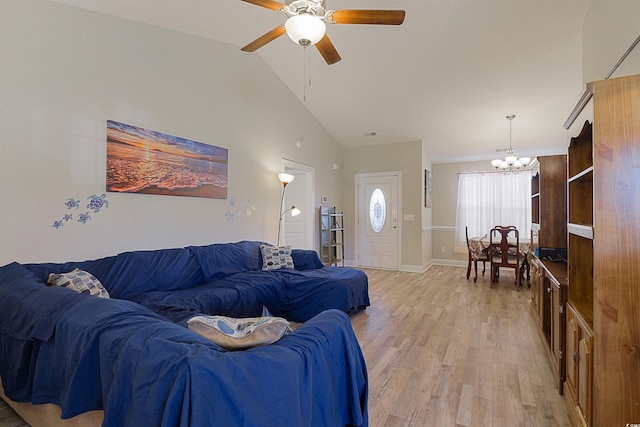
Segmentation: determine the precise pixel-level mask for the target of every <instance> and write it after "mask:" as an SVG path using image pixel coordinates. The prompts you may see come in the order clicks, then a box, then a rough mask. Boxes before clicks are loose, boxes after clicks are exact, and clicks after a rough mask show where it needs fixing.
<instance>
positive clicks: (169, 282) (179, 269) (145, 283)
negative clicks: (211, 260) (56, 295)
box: [101, 248, 204, 299]
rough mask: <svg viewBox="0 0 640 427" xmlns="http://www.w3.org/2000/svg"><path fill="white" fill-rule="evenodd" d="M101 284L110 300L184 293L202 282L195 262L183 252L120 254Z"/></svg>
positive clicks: (165, 250)
mask: <svg viewBox="0 0 640 427" xmlns="http://www.w3.org/2000/svg"><path fill="white" fill-rule="evenodd" d="M108 276H109V277H105V278H104V279H103V280H101V282H102V284H103V285H104V287H105V288H107V290H108V291H109V294H110V295H111V297H113V298H122V299H130V298H132V297H134V296H136V295H140V294H144V293H146V292H152V291H153V292H156V291H170V290H177V289H188V288H192V287H194V286H196V285H199V284H201V283H203V282H204V280H203V276H202V270H201V269H200V266H199V264H198V262H197V261H196V260H195V259H194V258H193V257H192V256H191V254H190V253H189V252H188V251H187V250H185V249H177V248H176V249H162V250H155V251H135V252H124V253H121V254H118V255H117V256H116V260H115V262H114V263H113V267H112V268H111V270H110V271H109V274H108Z"/></svg>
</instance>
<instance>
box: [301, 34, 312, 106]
mask: <svg viewBox="0 0 640 427" xmlns="http://www.w3.org/2000/svg"><path fill="white" fill-rule="evenodd" d="M303 50H304V53H303V55H304V61H303V63H304V70H303V76H302V90H303V94H302V101H303V102H307V74H308V72H309V71H308V68H307V47H306V46H304V48H303ZM309 86H311V77H309Z"/></svg>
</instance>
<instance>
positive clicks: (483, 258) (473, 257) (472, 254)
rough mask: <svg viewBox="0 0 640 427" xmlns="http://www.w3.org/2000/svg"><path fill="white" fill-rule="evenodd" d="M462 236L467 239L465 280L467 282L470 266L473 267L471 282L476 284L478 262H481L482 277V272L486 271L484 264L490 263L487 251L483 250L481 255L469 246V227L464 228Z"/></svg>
mask: <svg viewBox="0 0 640 427" xmlns="http://www.w3.org/2000/svg"><path fill="white" fill-rule="evenodd" d="M464 235H465V238H466V239H467V252H468V253H469V263H468V264H467V280H469V275H470V274H471V264H473V265H474V267H475V276H474V278H473V281H474V282H476V281H477V280H478V261H480V262H482V275H483V276H484V272H485V271H486V269H487V266H486V264H485V263H486V262H490V261H491V259H490V258H489V251H488V250H484V251H481V255H479V254H478V252H477V251H476V250H475V249H473V248H472V247H471V245H470V244H469V227H467V226H466V225H465V226H464Z"/></svg>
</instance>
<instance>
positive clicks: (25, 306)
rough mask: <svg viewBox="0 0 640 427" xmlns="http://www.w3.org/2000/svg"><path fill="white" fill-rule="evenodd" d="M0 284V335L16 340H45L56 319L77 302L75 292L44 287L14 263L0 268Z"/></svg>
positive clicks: (49, 334)
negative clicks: (0, 307) (0, 304)
mask: <svg viewBox="0 0 640 427" xmlns="http://www.w3.org/2000/svg"><path fill="white" fill-rule="evenodd" d="M0 284H2V286H1V287H0V301H2V309H0V333H2V334H5V335H8V336H10V337H13V338H16V339H20V340H34V339H37V340H43V341H46V340H48V339H49V338H51V336H52V335H53V332H54V329H55V322H56V321H57V320H58V318H59V317H60V316H61V315H62V314H63V313H64V312H65V310H69V309H71V308H72V307H73V306H74V305H75V304H77V303H78V302H79V300H78V299H77V298H74V297H76V296H78V293H77V292H74V291H72V290H70V289H66V288H62V287H57V286H56V287H53V288H51V287H47V285H46V284H45V283H44V282H43V281H42V280H40V279H39V278H38V277H37V276H36V274H34V273H33V272H31V271H29V270H28V269H26V268H24V266H22V265H20V264H18V263H17V262H14V263H11V264H8V265H5V266H4V267H0Z"/></svg>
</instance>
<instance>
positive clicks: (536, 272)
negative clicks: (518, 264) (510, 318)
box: [527, 253, 544, 330]
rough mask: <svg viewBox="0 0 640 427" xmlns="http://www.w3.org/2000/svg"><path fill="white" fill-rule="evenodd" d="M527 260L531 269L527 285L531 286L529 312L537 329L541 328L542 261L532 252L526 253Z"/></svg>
mask: <svg viewBox="0 0 640 427" xmlns="http://www.w3.org/2000/svg"><path fill="white" fill-rule="evenodd" d="M527 257H528V261H529V266H530V267H529V268H530V269H531V276H530V277H531V278H530V280H529V285H530V286H531V288H530V291H531V301H530V305H531V313H532V314H533V318H534V319H535V321H536V324H537V326H538V329H540V330H542V289H543V283H542V280H543V277H544V270H543V267H542V261H540V260H539V259H538V258H536V257H535V256H533V254H532V253H529V254H528V255H527Z"/></svg>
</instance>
